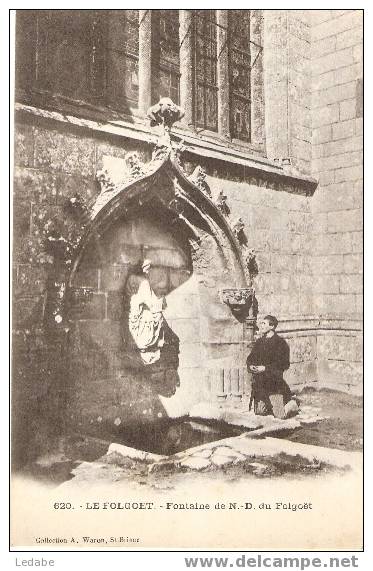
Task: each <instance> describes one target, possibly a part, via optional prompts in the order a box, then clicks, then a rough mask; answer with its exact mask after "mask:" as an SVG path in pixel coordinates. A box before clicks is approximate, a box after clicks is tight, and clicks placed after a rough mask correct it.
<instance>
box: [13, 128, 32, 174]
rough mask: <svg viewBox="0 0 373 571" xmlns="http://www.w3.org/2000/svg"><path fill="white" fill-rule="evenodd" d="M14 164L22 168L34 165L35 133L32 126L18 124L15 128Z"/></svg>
mask: <svg viewBox="0 0 373 571" xmlns="http://www.w3.org/2000/svg"><path fill="white" fill-rule="evenodd" d="M14 164H15V166H21V167H32V166H33V165H34V133H33V128H32V127H31V126H30V125H22V124H17V125H16V126H15V129H14Z"/></svg>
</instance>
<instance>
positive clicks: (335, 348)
mask: <svg viewBox="0 0 373 571" xmlns="http://www.w3.org/2000/svg"><path fill="white" fill-rule="evenodd" d="M362 349H363V348H362V338H361V336H342V335H319V336H318V338H317V356H318V358H321V359H322V358H324V359H333V360H338V361H362V356H363V354H362Z"/></svg>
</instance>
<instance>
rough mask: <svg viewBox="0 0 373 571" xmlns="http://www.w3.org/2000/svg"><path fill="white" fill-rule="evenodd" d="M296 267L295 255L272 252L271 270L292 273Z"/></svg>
mask: <svg viewBox="0 0 373 571" xmlns="http://www.w3.org/2000/svg"><path fill="white" fill-rule="evenodd" d="M296 267H297V257H296V256H295V255H289V254H280V255H276V254H272V272H277V273H287V274H294V273H295V272H296Z"/></svg>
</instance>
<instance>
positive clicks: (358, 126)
mask: <svg viewBox="0 0 373 571" xmlns="http://www.w3.org/2000/svg"><path fill="white" fill-rule="evenodd" d="M363 128H364V124H363V118H362V117H358V118H357V119H356V120H355V131H356V135H362V134H363Z"/></svg>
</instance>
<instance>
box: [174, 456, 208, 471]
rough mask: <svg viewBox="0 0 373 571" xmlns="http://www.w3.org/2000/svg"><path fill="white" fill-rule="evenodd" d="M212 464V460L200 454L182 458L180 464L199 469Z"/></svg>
mask: <svg viewBox="0 0 373 571" xmlns="http://www.w3.org/2000/svg"><path fill="white" fill-rule="evenodd" d="M210 465H211V463H210V460H208V459H207V458H201V457H200V456H192V457H191V458H185V460H181V462H180V466H182V467H185V468H190V469H191V470H198V471H199V470H204V469H206V468H209V467H210Z"/></svg>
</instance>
